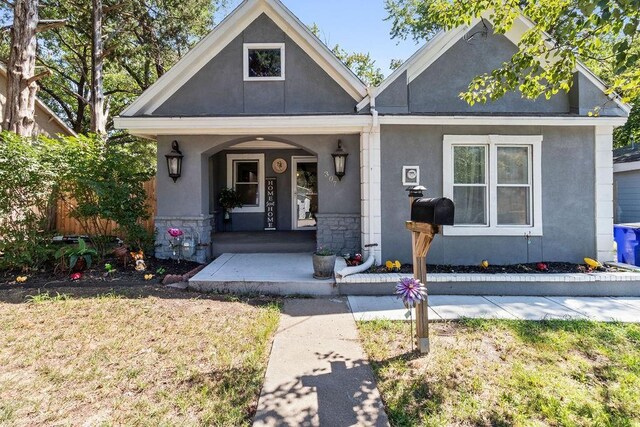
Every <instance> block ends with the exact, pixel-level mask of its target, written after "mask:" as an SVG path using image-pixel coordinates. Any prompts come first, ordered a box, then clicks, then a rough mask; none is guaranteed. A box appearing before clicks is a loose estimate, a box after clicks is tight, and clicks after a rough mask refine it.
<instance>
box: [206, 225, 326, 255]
mask: <svg viewBox="0 0 640 427" xmlns="http://www.w3.org/2000/svg"><path fill="white" fill-rule="evenodd" d="M211 249H212V253H213V256H214V257H219V256H221V255H222V254H227V253H228V254H256V253H271V254H275V253H285V254H286V253H310V252H313V251H315V250H316V233H315V231H263V232H230V233H216V234H214V235H213V239H212V242H211Z"/></svg>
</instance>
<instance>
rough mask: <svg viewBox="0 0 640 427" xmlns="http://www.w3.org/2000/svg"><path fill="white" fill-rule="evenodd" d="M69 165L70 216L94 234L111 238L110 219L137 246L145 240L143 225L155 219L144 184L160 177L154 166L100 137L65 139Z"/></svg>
mask: <svg viewBox="0 0 640 427" xmlns="http://www.w3.org/2000/svg"><path fill="white" fill-rule="evenodd" d="M62 145H63V146H64V152H65V158H66V160H67V164H66V165H65V170H64V172H63V174H62V178H63V179H62V188H61V194H63V195H64V199H65V201H66V202H67V203H69V204H70V214H71V216H72V217H74V218H76V219H77V220H78V222H80V224H81V225H82V226H83V228H84V229H85V232H86V233H87V234H88V231H89V230H96V231H97V234H98V236H107V234H108V232H107V231H108V229H107V224H106V222H105V221H104V220H107V221H109V220H111V221H114V222H115V223H116V224H118V229H117V230H116V232H118V234H120V235H121V236H122V237H123V238H124V239H125V240H127V241H130V242H131V243H136V244H141V242H142V241H143V240H145V239H146V238H147V237H145V233H144V230H143V229H142V227H141V226H140V221H141V220H145V219H147V218H148V217H149V212H148V206H147V204H146V199H147V195H146V192H145V190H144V186H143V184H144V183H145V182H146V181H148V180H149V179H150V178H151V177H152V176H153V175H154V174H155V170H154V167H153V165H151V164H149V163H148V161H146V159H145V156H144V155H140V154H139V153H137V152H136V151H135V147H132V146H129V145H121V144H113V143H109V142H107V141H104V140H102V139H101V138H99V137H96V136H78V137H73V138H71V137H69V138H64V140H63V142H62ZM94 244H95V246H96V247H97V248H98V252H99V253H100V254H101V255H104V254H105V253H106V252H107V250H108V245H107V242H106V241H101V240H94Z"/></svg>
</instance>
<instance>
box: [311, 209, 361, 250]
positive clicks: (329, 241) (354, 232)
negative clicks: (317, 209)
mask: <svg viewBox="0 0 640 427" xmlns="http://www.w3.org/2000/svg"><path fill="white" fill-rule="evenodd" d="M316 218H317V220H318V232H317V240H318V243H317V245H318V248H320V247H322V248H326V249H330V250H332V251H334V252H336V253H337V254H338V255H345V254H350V255H354V254H356V253H358V252H360V251H362V242H361V240H360V238H361V234H360V232H361V229H360V221H361V219H360V214H316Z"/></svg>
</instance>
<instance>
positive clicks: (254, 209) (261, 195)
mask: <svg viewBox="0 0 640 427" xmlns="http://www.w3.org/2000/svg"><path fill="white" fill-rule="evenodd" d="M226 160H227V187H229V188H235V186H234V183H235V177H234V173H235V168H234V166H233V163H234V161H236V160H240V161H243V160H244V161H257V162H258V206H243V207H241V208H235V209H234V210H233V212H234V213H263V212H264V199H265V192H264V191H265V190H264V186H265V180H264V177H265V170H264V154H263V153H255V154H227V159H226Z"/></svg>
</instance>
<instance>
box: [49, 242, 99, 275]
mask: <svg viewBox="0 0 640 427" xmlns="http://www.w3.org/2000/svg"><path fill="white" fill-rule="evenodd" d="M55 256H56V259H60V258H68V259H69V268H70V269H73V268H74V267H75V266H76V264H77V263H78V260H79V259H80V258H83V259H84V261H85V263H86V265H87V268H91V265H92V264H93V259H94V258H96V257H98V252H97V251H96V250H95V249H93V248H89V247H88V246H87V243H86V242H85V241H84V240H83V239H79V240H78V246H76V247H73V248H72V247H66V246H64V247H62V248H60V249H58V250H57V251H56V255H55Z"/></svg>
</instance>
